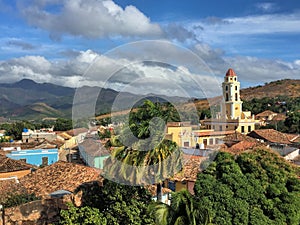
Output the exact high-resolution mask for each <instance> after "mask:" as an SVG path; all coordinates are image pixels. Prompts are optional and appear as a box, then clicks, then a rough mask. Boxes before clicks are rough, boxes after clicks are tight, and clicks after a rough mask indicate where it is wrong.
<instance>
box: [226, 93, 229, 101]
mask: <svg viewBox="0 0 300 225" xmlns="http://www.w3.org/2000/svg"><path fill="white" fill-rule="evenodd" d="M228 100H229V97H228V93H226V102H227V101H228Z"/></svg>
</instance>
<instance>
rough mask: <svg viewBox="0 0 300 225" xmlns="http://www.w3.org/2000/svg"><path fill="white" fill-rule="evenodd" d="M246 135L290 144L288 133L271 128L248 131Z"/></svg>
mask: <svg viewBox="0 0 300 225" xmlns="http://www.w3.org/2000/svg"><path fill="white" fill-rule="evenodd" d="M248 136H250V137H253V138H257V139H263V140H265V141H268V142H272V143H280V144H291V141H290V138H289V135H288V134H285V133H281V132H279V131H277V130H273V129H261V130H254V131H252V132H250V133H249V134H248Z"/></svg>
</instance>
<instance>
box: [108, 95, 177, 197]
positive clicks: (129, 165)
mask: <svg viewBox="0 0 300 225" xmlns="http://www.w3.org/2000/svg"><path fill="white" fill-rule="evenodd" d="M169 107H170V106H169ZM167 108H168V107H167ZM165 110H166V109H165V108H164V107H163V106H162V105H160V104H159V103H153V102H151V101H150V100H146V101H145V102H144V104H143V105H142V106H141V107H140V108H139V109H138V110H137V111H136V112H133V113H131V114H130V119H129V126H128V127H127V128H125V129H123V130H122V131H121V132H120V136H121V137H122V139H121V140H120V141H116V140H114V142H116V143H122V142H123V141H122V140H125V141H128V140H132V141H130V142H131V144H132V145H131V146H130V147H128V146H126V145H124V146H121V147H118V148H115V149H114V150H113V152H112V155H111V158H110V159H109V160H107V161H106V163H107V164H106V166H105V167H106V168H108V169H106V171H105V174H106V175H107V176H109V177H111V178H112V179H117V180H119V181H121V182H123V183H130V184H141V182H142V181H143V182H145V183H156V184H157V197H158V200H160V199H161V188H162V187H161V182H162V181H163V180H164V179H165V178H167V177H170V176H173V175H174V174H175V173H176V172H178V171H179V170H180V169H181V151H180V149H179V148H178V146H177V144H176V143H175V142H172V141H170V140H164V139H162V137H163V136H164V129H163V128H164V125H165V123H166V122H167V120H168V119H169V118H170V117H171V116H169V115H167V113H166V112H165ZM173 114H174V112H173ZM158 118H160V119H158ZM131 132H132V133H133V135H134V137H133V138H132V135H131ZM136 139H137V140H138V141H137V140H136ZM111 143H112V142H111ZM118 162H119V163H118ZM133 167H134V168H133Z"/></svg>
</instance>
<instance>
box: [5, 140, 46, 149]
mask: <svg viewBox="0 0 300 225" xmlns="http://www.w3.org/2000/svg"><path fill="white" fill-rule="evenodd" d="M39 144H40V142H37V141H33V142H30V143H23V142H12V143H9V142H2V143H0V147H1V148H3V147H21V149H32V148H34V147H35V146H37V145H39Z"/></svg>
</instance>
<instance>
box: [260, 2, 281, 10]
mask: <svg viewBox="0 0 300 225" xmlns="http://www.w3.org/2000/svg"><path fill="white" fill-rule="evenodd" d="M255 6H256V8H258V9H259V10H261V11H263V12H273V11H275V10H277V9H278V6H277V5H276V4H275V3H271V2H262V3H257V4H256V5H255Z"/></svg>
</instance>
